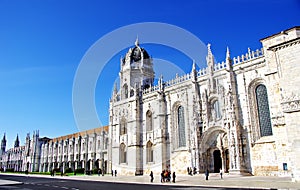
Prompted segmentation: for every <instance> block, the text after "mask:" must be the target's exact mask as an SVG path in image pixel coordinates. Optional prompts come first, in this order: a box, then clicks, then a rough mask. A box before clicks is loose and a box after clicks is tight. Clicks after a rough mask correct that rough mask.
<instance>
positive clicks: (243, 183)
mask: <svg viewBox="0 0 300 190" xmlns="http://www.w3.org/2000/svg"><path fill="white" fill-rule="evenodd" d="M0 175H6V174H3V173H1V174H0ZM17 175H22V174H17ZM29 176H30V177H35V176H36V177H47V178H51V176H44V175H29ZM52 178H53V177H52ZM54 178H60V179H61V178H63V179H72V180H91V181H104V182H112V183H140V184H148V185H150V184H151V185H158V184H159V185H178V186H199V187H201V186H202V187H228V188H248V189H251V188H258V189H292V190H294V189H299V190H300V182H292V180H291V178H290V177H262V176H240V175H232V174H230V175H229V174H225V175H224V178H223V179H220V176H219V174H210V176H209V180H208V181H206V180H205V177H204V174H199V175H194V176H188V175H177V177H176V183H175V184H174V183H170V182H166V183H161V182H160V176H158V175H155V176H154V182H153V183H150V177H149V176H148V175H144V176H117V177H112V176H111V175H105V176H98V175H77V176H63V177H61V176H55V177H54ZM8 182H9V181H7V180H1V179H0V185H4V184H6V185H8V184H7V183H8ZM11 183H12V184H16V182H11Z"/></svg>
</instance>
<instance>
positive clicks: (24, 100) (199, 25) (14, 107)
mask: <svg viewBox="0 0 300 190" xmlns="http://www.w3.org/2000/svg"><path fill="white" fill-rule="evenodd" d="M299 21H300V1H298V0H287V1H279V0H273V1H258V0H253V1H250V0H241V1H239V0H227V1H225V0H220V1H217V0H214V1H209V0H203V1H196V0H194V1H190V0H186V1H179V0H174V1H161V0H152V1H142V0H141V1H116V0H110V1H90V0H43V1H40V0H35V1H34V0H26V1H23V0H0V88H1V91H0V92H1V93H0V137H1V138H2V136H3V134H4V133H6V137H7V139H8V147H11V146H12V145H13V141H14V139H15V138H16V135H17V134H19V137H20V140H21V144H24V140H25V136H26V133H28V132H30V133H31V135H32V132H33V131H34V130H39V131H40V136H48V137H50V138H51V137H57V136H62V135H66V134H70V133H75V132H77V131H78V127H77V126H76V122H75V120H74V116H73V108H72V87H73V80H74V76H75V74H76V70H77V68H78V66H79V64H80V61H81V60H82V57H83V56H84V55H85V54H86V52H87V51H88V49H89V48H90V47H91V46H92V45H93V44H94V43H95V42H96V41H97V40H98V39H100V38H101V37H103V36H104V35H105V34H107V33H109V32H111V31H113V30H115V29H118V28H119V27H123V26H126V25H130V24H134V23H141V22H162V23H168V24H172V25H175V26H178V27H181V28H183V29H185V30H187V31H189V32H191V33H193V34H194V35H196V36H197V37H198V38H199V39H200V40H202V41H203V42H204V43H205V44H208V43H211V44H212V51H213V53H214V55H215V58H216V60H217V61H223V60H224V57H225V51H226V47H227V46H228V47H229V48H230V51H231V55H232V56H238V55H240V54H243V53H245V52H247V48H248V47H250V48H251V49H257V48H260V47H261V44H260V42H259V39H261V38H264V37H266V36H269V35H272V34H274V33H277V32H280V31H281V30H284V29H287V28H290V27H293V26H297V25H300V24H299ZM134 35H142V34H134ZM140 42H141V46H143V44H142V43H143V39H142V38H141V39H140ZM132 45H134V41H133V42H132ZM144 47H145V48H146V49H147V51H148V52H149V54H151V55H152V56H155V57H159V58H164V59H166V60H170V61H171V62H175V63H176V61H177V63H176V64H178V65H179V66H180V68H182V69H183V70H184V71H186V72H188V71H189V70H190V68H191V64H190V63H188V64H182V63H183V62H185V61H189V60H187V59H185V58H184V56H182V55H179V54H178V52H176V51H175V50H172V49H170V48H169V49H168V48H165V47H161V46H155V45H153V46H151V45H147V44H145V45H144ZM125 52H126V51H125V50H123V51H122V52H120V53H119V54H117V55H115V56H114V57H113V59H112V60H111V61H110V64H107V65H106V66H105V68H104V70H103V75H101V77H100V78H99V80H98V83H97V89H96V94H95V97H96V100H95V102H96V105H95V106H96V109H97V113H98V116H99V119H100V120H101V122H102V124H103V125H107V124H108V117H107V116H108V103H109V98H110V92H111V89H112V85H113V82H114V80H115V79H116V77H117V76H118V71H119V65H120V64H119V59H120V56H121V55H122V54H124V53H125ZM177 54H178V55H177ZM154 64H155V63H154ZM95 127H98V126H90V127H89V128H95Z"/></svg>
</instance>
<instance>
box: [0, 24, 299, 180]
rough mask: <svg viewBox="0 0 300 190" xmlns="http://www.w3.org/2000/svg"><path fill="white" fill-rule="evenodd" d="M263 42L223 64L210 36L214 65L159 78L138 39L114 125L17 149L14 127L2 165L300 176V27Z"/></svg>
mask: <svg viewBox="0 0 300 190" xmlns="http://www.w3.org/2000/svg"><path fill="white" fill-rule="evenodd" d="M261 43H262V48H261V49H259V50H256V51H252V50H250V49H248V52H247V53H245V54H243V55H241V56H238V57H235V58H231V56H230V51H229V48H227V50H226V54H225V51H224V54H225V61H223V62H221V63H216V62H215V59H214V56H213V52H212V50H211V46H210V45H208V46H207V48H208V54H207V57H206V63H207V67H205V68H200V70H197V69H196V64H195V63H193V64H191V72H190V73H187V74H185V75H183V76H178V75H176V77H175V78H173V79H172V80H169V81H164V80H163V77H162V76H161V77H160V78H159V80H158V83H157V84H155V85H154V77H155V72H154V69H153V64H155V63H153V60H152V58H151V57H150V56H149V54H148V52H147V51H146V50H145V49H143V48H142V47H141V46H140V44H139V42H138V40H137V41H136V43H135V45H134V46H133V47H132V48H130V49H129V50H128V52H127V53H126V55H125V57H124V58H122V59H121V61H120V64H121V69H120V73H119V76H120V83H119V84H120V88H119V89H118V88H117V85H115V87H114V91H113V94H112V97H111V100H110V102H109V103H110V108H109V126H106V127H101V128H96V129H91V130H88V131H83V132H79V133H74V134H70V135H66V136H62V137H57V138H54V139H49V138H40V137H39V133H38V131H37V132H35V133H34V134H33V136H32V139H30V136H29V135H27V138H26V143H25V146H19V144H18V143H15V145H18V147H15V148H14V149H9V150H8V151H6V139H5V135H4V137H3V139H2V142H1V150H0V151H1V152H0V166H1V168H4V167H6V168H16V169H17V170H20V168H22V170H23V171H25V170H29V171H40V172H47V171H51V170H52V169H57V168H59V169H62V170H64V169H66V168H71V169H72V170H75V169H78V168H84V169H85V170H92V169H102V170H103V171H104V173H110V172H111V171H112V170H117V171H118V174H121V175H143V174H147V175H148V174H149V173H150V171H153V172H154V174H157V175H158V174H160V172H161V171H162V170H164V169H168V170H172V171H175V172H176V173H178V174H185V173H186V172H187V168H193V170H194V169H195V170H196V172H198V173H202V172H204V171H205V170H206V169H208V170H210V172H218V171H219V170H220V169H221V168H222V170H223V171H225V172H229V173H239V174H245V173H250V174H253V175H263V176H292V177H293V180H295V181H300V163H299V160H300V137H299V135H298V134H299V132H300V128H299V123H300V122H299V119H298V118H299V117H300V94H299V92H300V89H299V87H298V86H299V85H298V83H299V82H300V75H299V73H300V66H299V62H300V54H299V52H300V27H293V28H290V29H287V30H285V31H282V32H280V33H277V34H274V35H272V36H269V37H266V38H264V39H262V40H261ZM20 156H21V158H20Z"/></svg>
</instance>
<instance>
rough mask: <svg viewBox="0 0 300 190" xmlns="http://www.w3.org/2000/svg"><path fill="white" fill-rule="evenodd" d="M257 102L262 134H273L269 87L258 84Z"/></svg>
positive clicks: (256, 90) (256, 91)
mask: <svg viewBox="0 0 300 190" xmlns="http://www.w3.org/2000/svg"><path fill="white" fill-rule="evenodd" d="M255 96H256V104H257V115H258V119H259V128H260V136H262V137H263V136H270V135H273V132H272V125H271V118H270V110H269V101H268V94H267V88H266V87H265V85H262V84H260V85H258V86H257V87H256V89H255Z"/></svg>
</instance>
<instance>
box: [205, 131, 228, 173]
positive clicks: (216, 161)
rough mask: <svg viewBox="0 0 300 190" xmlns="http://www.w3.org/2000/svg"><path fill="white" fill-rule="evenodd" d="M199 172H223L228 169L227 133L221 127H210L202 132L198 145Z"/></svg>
mask: <svg viewBox="0 0 300 190" xmlns="http://www.w3.org/2000/svg"><path fill="white" fill-rule="evenodd" d="M200 150H201V161H200V162H201V163H200V172H204V171H205V170H206V169H208V170H209V171H210V172H216V173H217V172H220V169H222V170H223V171H225V172H228V170H229V151H228V140H227V133H226V131H225V130H224V129H223V128H222V127H211V128H210V129H208V130H207V131H206V132H205V133H204V134H203V138H202V141H201V145H200Z"/></svg>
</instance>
